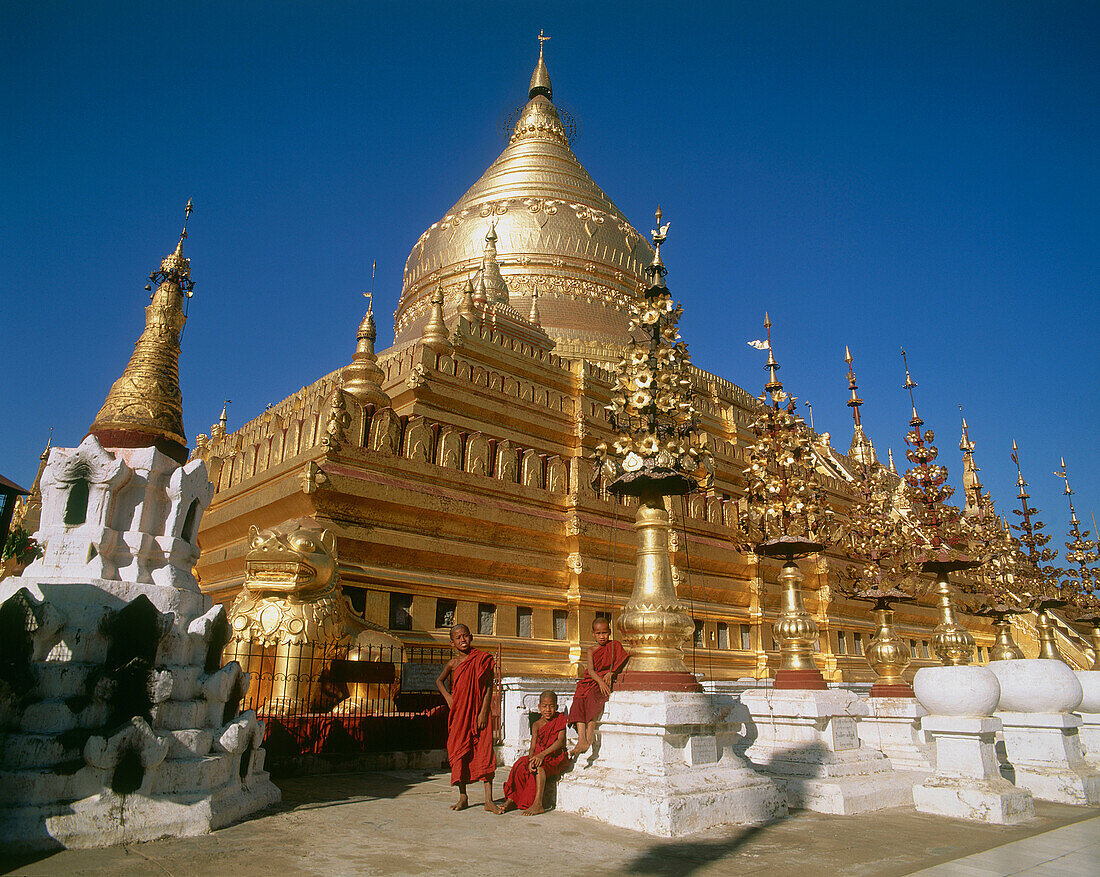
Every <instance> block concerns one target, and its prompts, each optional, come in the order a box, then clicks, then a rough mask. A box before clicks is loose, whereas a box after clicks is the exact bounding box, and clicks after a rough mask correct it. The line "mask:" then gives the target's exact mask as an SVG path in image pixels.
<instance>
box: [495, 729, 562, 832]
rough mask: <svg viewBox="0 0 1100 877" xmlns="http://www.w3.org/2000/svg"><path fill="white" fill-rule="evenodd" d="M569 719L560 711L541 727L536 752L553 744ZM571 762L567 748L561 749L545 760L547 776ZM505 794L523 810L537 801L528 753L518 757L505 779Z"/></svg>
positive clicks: (556, 773) (553, 775)
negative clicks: (566, 752) (567, 755)
mask: <svg viewBox="0 0 1100 877" xmlns="http://www.w3.org/2000/svg"><path fill="white" fill-rule="evenodd" d="M566 722H567V719H566V717H565V713H558V714H556V715H555V716H554V718H552V719H551V720H550V721H549V722H547V723H546V724H545V725H543V726H542V727H541V728H539V732H538V734H536V735H535V754H536V755H538V754H539V753H540V752H542V750H544V749H546V748H547V747H548V746H552V745H553V744H554V741H555V740H557V739H558V734H560V733H561V732H562V731H564V730H565V725H566ZM567 764H569V759H568V758H567V757H566V754H565V750H564V749H560V750H558V751H557V752H554V753H552V754H550V755H548V756H546V758H545V759H544V760H543V762H542V766H543V769H544V770H545V771H546V778H547V779H550V778H551V777H556V776H557V775H558V774H560V773H561V772H562V771H563V770H565V767H566V765H567ZM504 795H505V797H507V798H511V799H512V800H513V801H515V802H516V806H517V807H519V808H520V809H521V810H526V809H527V808H528V807H530V806H531V805H532V804H533V803H534V802H535V774H534V773H532V771H531V766H530V764H529V763H528V757H527V756H526V755H523V756H520V757H519V758H517V759H516V763H515V764H513V765H512V770H511V772H510V773H509V774H508V779H507V780H505V781H504Z"/></svg>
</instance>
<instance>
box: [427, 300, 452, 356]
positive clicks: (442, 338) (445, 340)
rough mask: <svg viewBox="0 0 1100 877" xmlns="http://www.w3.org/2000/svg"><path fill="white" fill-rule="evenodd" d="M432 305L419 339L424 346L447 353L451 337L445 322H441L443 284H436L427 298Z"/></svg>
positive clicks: (449, 348)
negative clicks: (430, 295)
mask: <svg viewBox="0 0 1100 877" xmlns="http://www.w3.org/2000/svg"><path fill="white" fill-rule="evenodd" d="M429 301H430V304H431V306H432V311H431V315H430V316H429V317H428V322H427V324H425V326H424V333H423V335H421V338H420V340H421V341H422V342H423V344H424V346H425V347H428V348H430V349H432V350H434V351H435V352H436V353H440V354H442V353H448V352H450V350H451V339H450V337H449V336H448V334H447V324H446V323H444V322H443V286H442V284H440V285H437V286H436V288H435V292H434V293H432V297H431V299H430V300H429Z"/></svg>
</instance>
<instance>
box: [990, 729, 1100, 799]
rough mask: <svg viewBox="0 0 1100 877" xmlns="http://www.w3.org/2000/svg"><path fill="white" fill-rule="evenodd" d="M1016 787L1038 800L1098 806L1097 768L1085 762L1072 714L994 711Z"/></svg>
mask: <svg viewBox="0 0 1100 877" xmlns="http://www.w3.org/2000/svg"><path fill="white" fill-rule="evenodd" d="M997 717H998V718H999V719H1000V720H1001V724H1002V725H1003V726H1004V741H1005V751H1006V753H1007V755H1008V760H1009V763H1010V769H1011V770H1012V771H1013V774H1014V776H1011V777H1009V778H1010V779H1011V780H1012V781H1013V782H1014V783H1015V784H1016V785H1017V786H1019V787H1021V788H1024V789H1027V790H1028V791H1030V792H1031V794H1032V795H1034V796H1035V797H1036V798H1039V799H1040V800H1043V801H1056V802H1058V803H1059V804H1079V805H1094V804H1100V772H1097V771H1096V769H1095V768H1093V767H1092V766H1091V765H1090V764H1089V763H1088V762H1087V761H1086V760H1085V755H1084V750H1083V748H1082V746H1081V738H1080V736H1079V735H1078V729H1079V728H1080V727H1081V718H1080V716H1076V715H1073V714H1072V713H1019V712H1004V711H1002V712H998V713H997Z"/></svg>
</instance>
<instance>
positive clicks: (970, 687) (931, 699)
mask: <svg viewBox="0 0 1100 877" xmlns="http://www.w3.org/2000/svg"><path fill="white" fill-rule="evenodd" d="M913 691H914V692H915V693H916V695H917V700H918V701H919V702H920V705H921V706H922V707H924V708H925V709H926V710H928V712H929V714H931V715H934V716H991V715H993V710H995V709H996V708H997V701H998V700H1000V697H1001V687H1000V685H999V684H998V682H997V677H996V676H994V675H993V674H992V673H990V672H989V670H987V669H986V668H985V667H972V666H963V667H922V668H921V669H920V670H918V671H917V675H916V676H914V677H913Z"/></svg>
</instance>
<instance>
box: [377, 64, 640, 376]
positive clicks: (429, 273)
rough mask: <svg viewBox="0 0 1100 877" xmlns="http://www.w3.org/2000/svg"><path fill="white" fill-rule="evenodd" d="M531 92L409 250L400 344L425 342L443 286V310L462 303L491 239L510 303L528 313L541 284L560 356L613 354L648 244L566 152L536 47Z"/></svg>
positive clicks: (544, 316) (544, 314) (547, 323)
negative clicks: (492, 152)
mask: <svg viewBox="0 0 1100 877" xmlns="http://www.w3.org/2000/svg"><path fill="white" fill-rule="evenodd" d="M529 95H530V100H529V101H528V103H527V105H526V106H525V107H524V109H523V112H522V113H521V114H520V117H519V121H518V122H517V123H516V127H515V131H514V132H513V133H512V136H511V139H510V140H509V142H508V146H507V147H505V149H504V151H503V152H502V153H501V154H500V156H499V157H498V158H497V160H496V161H494V162H493V163H492V164H491V165H490V166H489V169H488V170H487V171H485V173H484V174H483V175H482V177H481V179H480V180H478V181H477V182H476V183H474V185H473V186H471V187H470V189H469V191H467V192H466V194H465V195H463V196H462V198H460V199H459V201H458V203H457V204H455V205H454V207H452V208H451V209H450V210H448V211H447V213H446V215H445V216H444V217H443V218H442V219H441V220H439V222H436V223H434V224H433V225H432V226H431V227H429V228H428V230H427V231H425V232H424V233H423V234H422V235H421V236H420V239H419V240H418V241H417V242H416V245H415V246H414V247H413V249H412V252H411V253H410V254H409V258H408V260H407V261H406V262H405V274H404V282H403V286H402V291H401V300H400V302H399V303H398V306H397V311H396V313H395V314H394V339H395V344H404V343H407V342H410V341H414V340H416V339H417V338H419V337H420V335H421V332H422V330H423V328H424V325H425V324H426V322H427V320H428V314H429V311H430V308H431V306H430V299H431V296H432V293H433V292H434V290H435V289H436V288H437V287H439V286H442V288H443V290H444V296H445V310H446V313H447V314H448V315H449V314H450V313H452V312H454V311H456V310H457V309H458V308H459V306H460V305H461V302H462V291H463V288H464V286H465V285H466V282H467V278H469V277H470V276H472V275H474V274H475V273H476V272H477V271H478V270H479V269H480V268H481V266H482V259H483V257H484V254H485V248H486V236H487V235H490V236H491V237H493V238H495V240H493V243H494V244H495V246H496V249H497V251H498V253H499V263H500V273H501V275H502V277H503V279H504V282H505V284H506V285H507V295H508V303H510V304H511V305H512V307H513V308H515V309H516V310H517V311H519V312H520V313H526V312H527V311H529V310H530V309H531V302H532V298H533V293H534V292H535V290H538V296H539V299H538V310H539V314H540V316H541V320H542V327H543V329H545V330H546V333H547V334H548V335H549V336H550V337H551V338H553V339H554V341H555V342H556V344H557V347H556V349H555V351H554V352H555V353H558V354H560V355H562V356H571V357H577V358H581V357H583V358H586V359H593V360H597V361H603V362H610V361H617V360H618V356H619V352H620V350H621V347H622V345H623V344H624V343H625V341H626V337H627V323H628V321H629V307H628V302H629V299H630V298H632V297H633V296H635V295H637V292H638V289H639V286H640V284H641V282H642V278H643V276H644V273H643V271H644V268H645V266H646V265H648V264H649V262H650V260H651V259H652V257H653V249H652V247H651V246H650V244H649V242H648V241H647V240H645V238H643V237H642V236H641V235H639V234H638V232H637V231H636V230H635V229H634V227H633V226H631V224H630V223H629V222H628V221H627V219H626V217H625V216H623V214H622V212H621V211H620V210H619V208H618V207H616V206H615V205H614V204H613V203H612V202H611V199H610V198H608V197H607V195H606V194H605V193H604V191H603V190H602V189H601V188H600V187H599V186H597V185H596V183H595V182H594V181H593V180H592V177H590V176H589V175H588V172H587V171H586V170H585V169H584V168H583V167H582V166H581V163H580V162H579V161H577V157H576V156H575V155H574V154H573V151H572V149H570V148H569V136H568V134H567V132H566V129H565V126H564V125H563V124H562V120H561V117H560V116H559V115H558V111H557V109H556V108H555V107H554V104H553V103H552V102H551V98H552V96H553V91H552V89H551V85H550V74H549V72H548V71H547V69H546V65H545V63H544V62H543V58H542V51H541V48H540V51H539V61H538V65H537V66H536V67H535V72H534V74H533V75H532V77H531V88H530V91H529Z"/></svg>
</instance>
